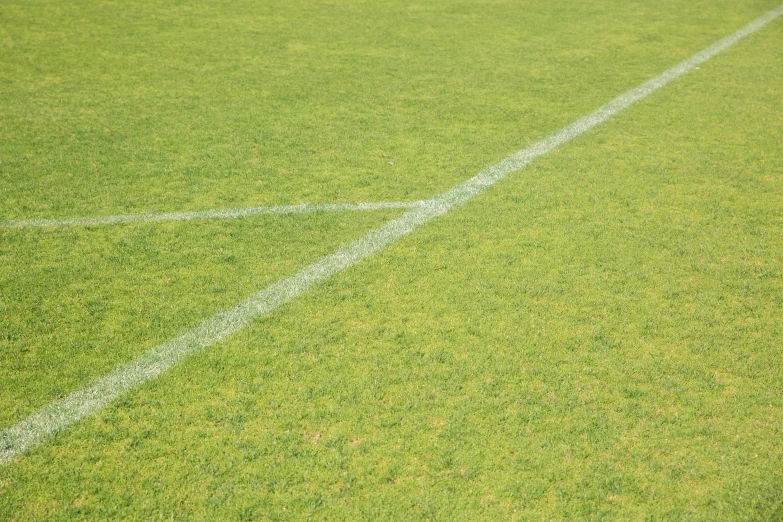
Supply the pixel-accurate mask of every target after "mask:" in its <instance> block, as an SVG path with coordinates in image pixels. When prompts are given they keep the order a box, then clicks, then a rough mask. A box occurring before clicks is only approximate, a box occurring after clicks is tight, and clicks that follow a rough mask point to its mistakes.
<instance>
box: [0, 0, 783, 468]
mask: <svg viewBox="0 0 783 522" xmlns="http://www.w3.org/2000/svg"><path fill="white" fill-rule="evenodd" d="M781 14H783V5H781V6H780V7H778V8H777V9H775V10H773V11H770V12H769V13H767V14H766V15H764V16H762V17H761V18H759V19H757V20H755V21H753V22H751V23H750V24H748V25H746V26H745V27H743V28H742V29H740V30H739V31H737V32H736V33H734V34H732V35H730V36H728V37H726V38H724V39H722V40H720V41H719V42H717V43H715V44H714V45H712V46H710V47H708V48H706V49H704V50H703V51H701V52H699V53H696V54H695V55H693V56H692V57H691V58H688V59H687V60H685V61H684V62H682V63H680V64H678V65H675V66H674V67H672V68H671V69H669V70H667V71H665V72H664V73H662V74H660V75H659V76H656V77H655V78H653V79H652V80H649V81H647V82H645V83H643V84H642V85H640V86H639V87H636V88H635V89H631V90H630V91H628V92H626V93H625V94H622V95H620V96H618V97H617V98H615V99H614V100H612V101H610V102H609V103H607V104H606V105H604V106H602V107H599V108H598V109H596V110H595V111H593V112H591V113H590V114H588V115H587V116H584V117H582V118H580V119H578V120H576V121H575V122H574V123H572V124H570V125H568V126H567V127H564V128H563V129H561V130H559V131H557V132H555V133H554V134H551V135H550V136H548V137H546V138H544V139H543V140H541V141H539V142H538V143H534V144H533V145H531V146H529V147H527V148H525V149H523V150H520V151H519V152H517V153H516V154H513V155H511V156H509V157H507V158H505V159H503V160H502V161H500V162H498V163H496V164H495V165H492V166H490V167H487V168H486V169H484V170H482V171H481V172H479V173H478V174H476V175H475V176H474V177H472V178H470V179H468V180H467V181H464V182H462V183H459V184H458V185H456V186H455V187H453V188H452V189H450V190H448V191H446V192H444V193H443V194H440V195H438V196H435V197H434V198H432V199H430V200H427V201H426V202H424V203H422V204H421V205H420V206H418V207H415V208H412V209H411V210H408V211H407V212H405V213H404V214H403V215H402V216H400V217H398V218H395V219H393V220H391V221H389V222H387V223H386V224H385V225H382V226H380V227H378V228H376V229H375V230H372V231H370V232H368V233H367V234H365V235H364V236H362V237H361V238H359V239H358V240H356V241H354V242H352V243H350V244H348V245H346V246H344V247H342V248H339V249H338V250H337V251H336V252H334V253H332V254H329V255H327V256H325V257H323V258H321V259H320V260H318V261H316V262H315V263H313V264H312V265H310V266H308V267H306V268H304V269H302V270H300V271H299V272H297V273H296V274H294V275H292V276H290V277H287V278H285V279H281V280H279V281H277V282H276V283H274V284H272V285H271V286H269V287H267V288H266V289H264V290H261V291H260V292H258V293H256V294H254V295H251V296H250V297H248V298H247V299H245V300H244V301H242V302H241V303H239V304H238V305H236V306H235V307H234V308H231V309H230V310H226V311H223V312H220V313H218V314H215V315H214V316H212V317H211V318H209V319H207V320H206V321H204V322H203V323H201V324H199V325H197V326H195V327H194V328H192V329H190V330H186V331H185V332H183V333H181V334H180V335H179V336H177V337H175V338H174V339H172V340H171V341H169V342H167V343H165V344H161V345H159V346H156V347H154V348H152V349H150V350H149V351H148V352H146V353H144V354H143V355H141V356H140V357H139V358H137V359H136V360H134V361H132V362H130V363H127V364H123V365H121V366H119V367H117V368H116V369H114V370H113V371H112V372H111V373H109V374H107V375H104V376H103V377H100V378H98V379H96V380H94V381H92V382H91V383H90V384H88V385H87V386H85V387H84V388H82V389H80V390H77V391H75V392H73V393H71V394H70V395H68V396H67V397H64V398H63V399H60V400H57V401H55V402H53V403H51V404H49V405H48V406H45V407H43V408H41V409H40V410H38V411H37V412H35V413H33V414H32V415H30V416H29V417H27V418H25V419H23V420H21V421H20V422H19V423H17V424H16V425H14V426H12V427H10V428H8V429H6V430H4V431H2V432H0V465H2V464H6V463H8V462H9V461H11V460H12V459H13V458H14V457H15V456H17V455H19V454H20V453H22V452H24V451H26V450H28V449H30V448H32V447H34V446H36V445H37V444H40V443H41V442H43V441H44V440H45V439H46V438H47V437H49V436H51V435H52V434H54V433H56V432H58V431H60V430H62V429H63V428H65V427H67V426H69V425H71V424H73V423H75V422H77V421H78V420H79V419H82V418H84V417H86V416H88V415H92V414H93V413H95V412H96V411H98V410H99V409H101V408H103V407H104V406H106V405H107V404H109V403H111V402H112V401H113V400H115V399H116V398H118V397H120V396H122V395H124V394H126V393H128V392H129V391H131V390H133V389H134V388H136V387H138V386H140V385H142V384H144V383H145V382H147V381H149V380H151V379H154V378H155V377H157V376H159V375H160V374H161V373H163V372H165V371H166V370H168V369H170V368H171V367H173V366H174V365H176V364H177V363H178V362H179V361H181V360H182V359H183V358H184V357H187V356H189V355H192V354H194V353H196V352H199V351H201V350H203V349H204V348H206V347H208V346H211V345H213V344H215V343H217V342H220V341H222V340H223V339H225V338H226V337H228V336H230V335H231V334H233V333H235V332H237V331H238V330H240V329H242V328H244V327H245V326H247V325H248V324H249V323H250V322H251V321H253V320H254V319H256V318H258V317H259V316H261V315H264V314H267V313H269V312H271V311H272V310H274V309H275V308H277V307H279V306H280V305H282V304H283V303H286V302H287V301H290V300H291V299H294V298H295V297H297V296H298V295H300V294H302V293H303V292H305V291H307V290H308V289H310V288H312V287H313V286H315V285H316V284H318V283H320V282H322V281H324V280H325V279H327V278H329V277H331V276H333V275H334V274H337V273H338V272H341V271H343V270H345V269H346V268H348V267H350V266H352V265H354V264H356V263H357V262H359V261H361V260H363V259H365V258H367V257H368V256H370V255H371V254H373V253H374V252H377V251H378V250H380V249H382V248H384V247H386V246H387V245H389V244H391V243H393V242H395V241H396V240H398V239H400V238H402V237H404V236H406V235H408V234H410V233H411V232H413V231H414V230H416V229H417V228H419V227H421V226H422V225H423V224H424V223H426V222H428V221H430V220H431V219H433V218H435V217H438V216H440V215H443V214H445V213H447V212H448V211H449V210H451V209H453V208H455V207H457V206H459V205H462V204H463V203H465V202H466V201H468V200H470V199H471V198H473V197H474V196H476V195H477V194H479V193H481V192H483V191H484V190H486V189H487V188H488V187H491V186H492V185H494V184H495V183H497V182H498V181H500V180H501V179H503V178H504V177H506V176H508V175H509V174H510V173H512V172H514V171H516V170H519V169H521V168H523V167H524V166H526V165H527V164H528V163H530V162H531V161H532V160H533V159H535V158H537V157H539V156H541V155H543V154H546V153H547V152H549V151H551V150H552V149H554V148H556V147H558V146H560V145H562V144H564V143H567V142H568V141H570V140H571V139H573V138H574V137H576V136H579V135H580V134H582V133H584V132H586V131H588V130H589V129H592V128H593V127H595V126H596V125H599V124H600V123H603V122H605V121H606V120H608V119H609V118H611V117H612V116H614V115H615V114H617V113H619V112H620V111H622V110H623V109H625V108H627V107H628V106H630V105H631V104H633V103H634V102H636V101H638V100H641V99H642V98H644V97H646V96H648V95H649V94H650V93H652V92H654V91H656V90H657V89H660V88H661V87H663V86H664V85H666V84H667V83H669V82H670V81H672V80H674V79H675V78H678V77H679V76H682V75H683V74H685V73H686V72H688V71H689V70H691V69H692V68H693V67H695V66H696V65H699V64H700V63H702V62H704V61H706V60H708V59H710V58H711V57H713V56H715V55H716V54H718V53H720V52H721V51H723V50H725V49H726V48H728V47H729V46H731V45H732V44H734V43H735V42H736V41H737V40H739V39H741V38H743V37H744V36H747V35H749V34H751V33H752V32H754V31H757V30H758V29H760V28H761V27H763V26H764V25H765V24H767V23H769V22H770V21H772V20H773V19H775V18H776V17H778V16H780V15H781Z"/></svg>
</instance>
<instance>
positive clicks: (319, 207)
mask: <svg viewBox="0 0 783 522" xmlns="http://www.w3.org/2000/svg"><path fill="white" fill-rule="evenodd" d="M421 204H422V202H421V201H410V202H408V201H391V202H380V203H323V204H309V203H302V204H301V205H281V206H266V207H246V208H225V209H216V210H196V211H191V212H145V213H141V214H119V215H114V216H93V217H75V218H63V219H19V220H16V221H5V222H0V228H32V227H85V226H97V225H116V224H121V223H122V224H125V223H154V222H160V221H193V220H197V219H237V218H243V217H248V216H258V215H263V214H310V213H313V212H347V211H352V210H384V209H395V208H413V207H416V206H418V205H421Z"/></svg>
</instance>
